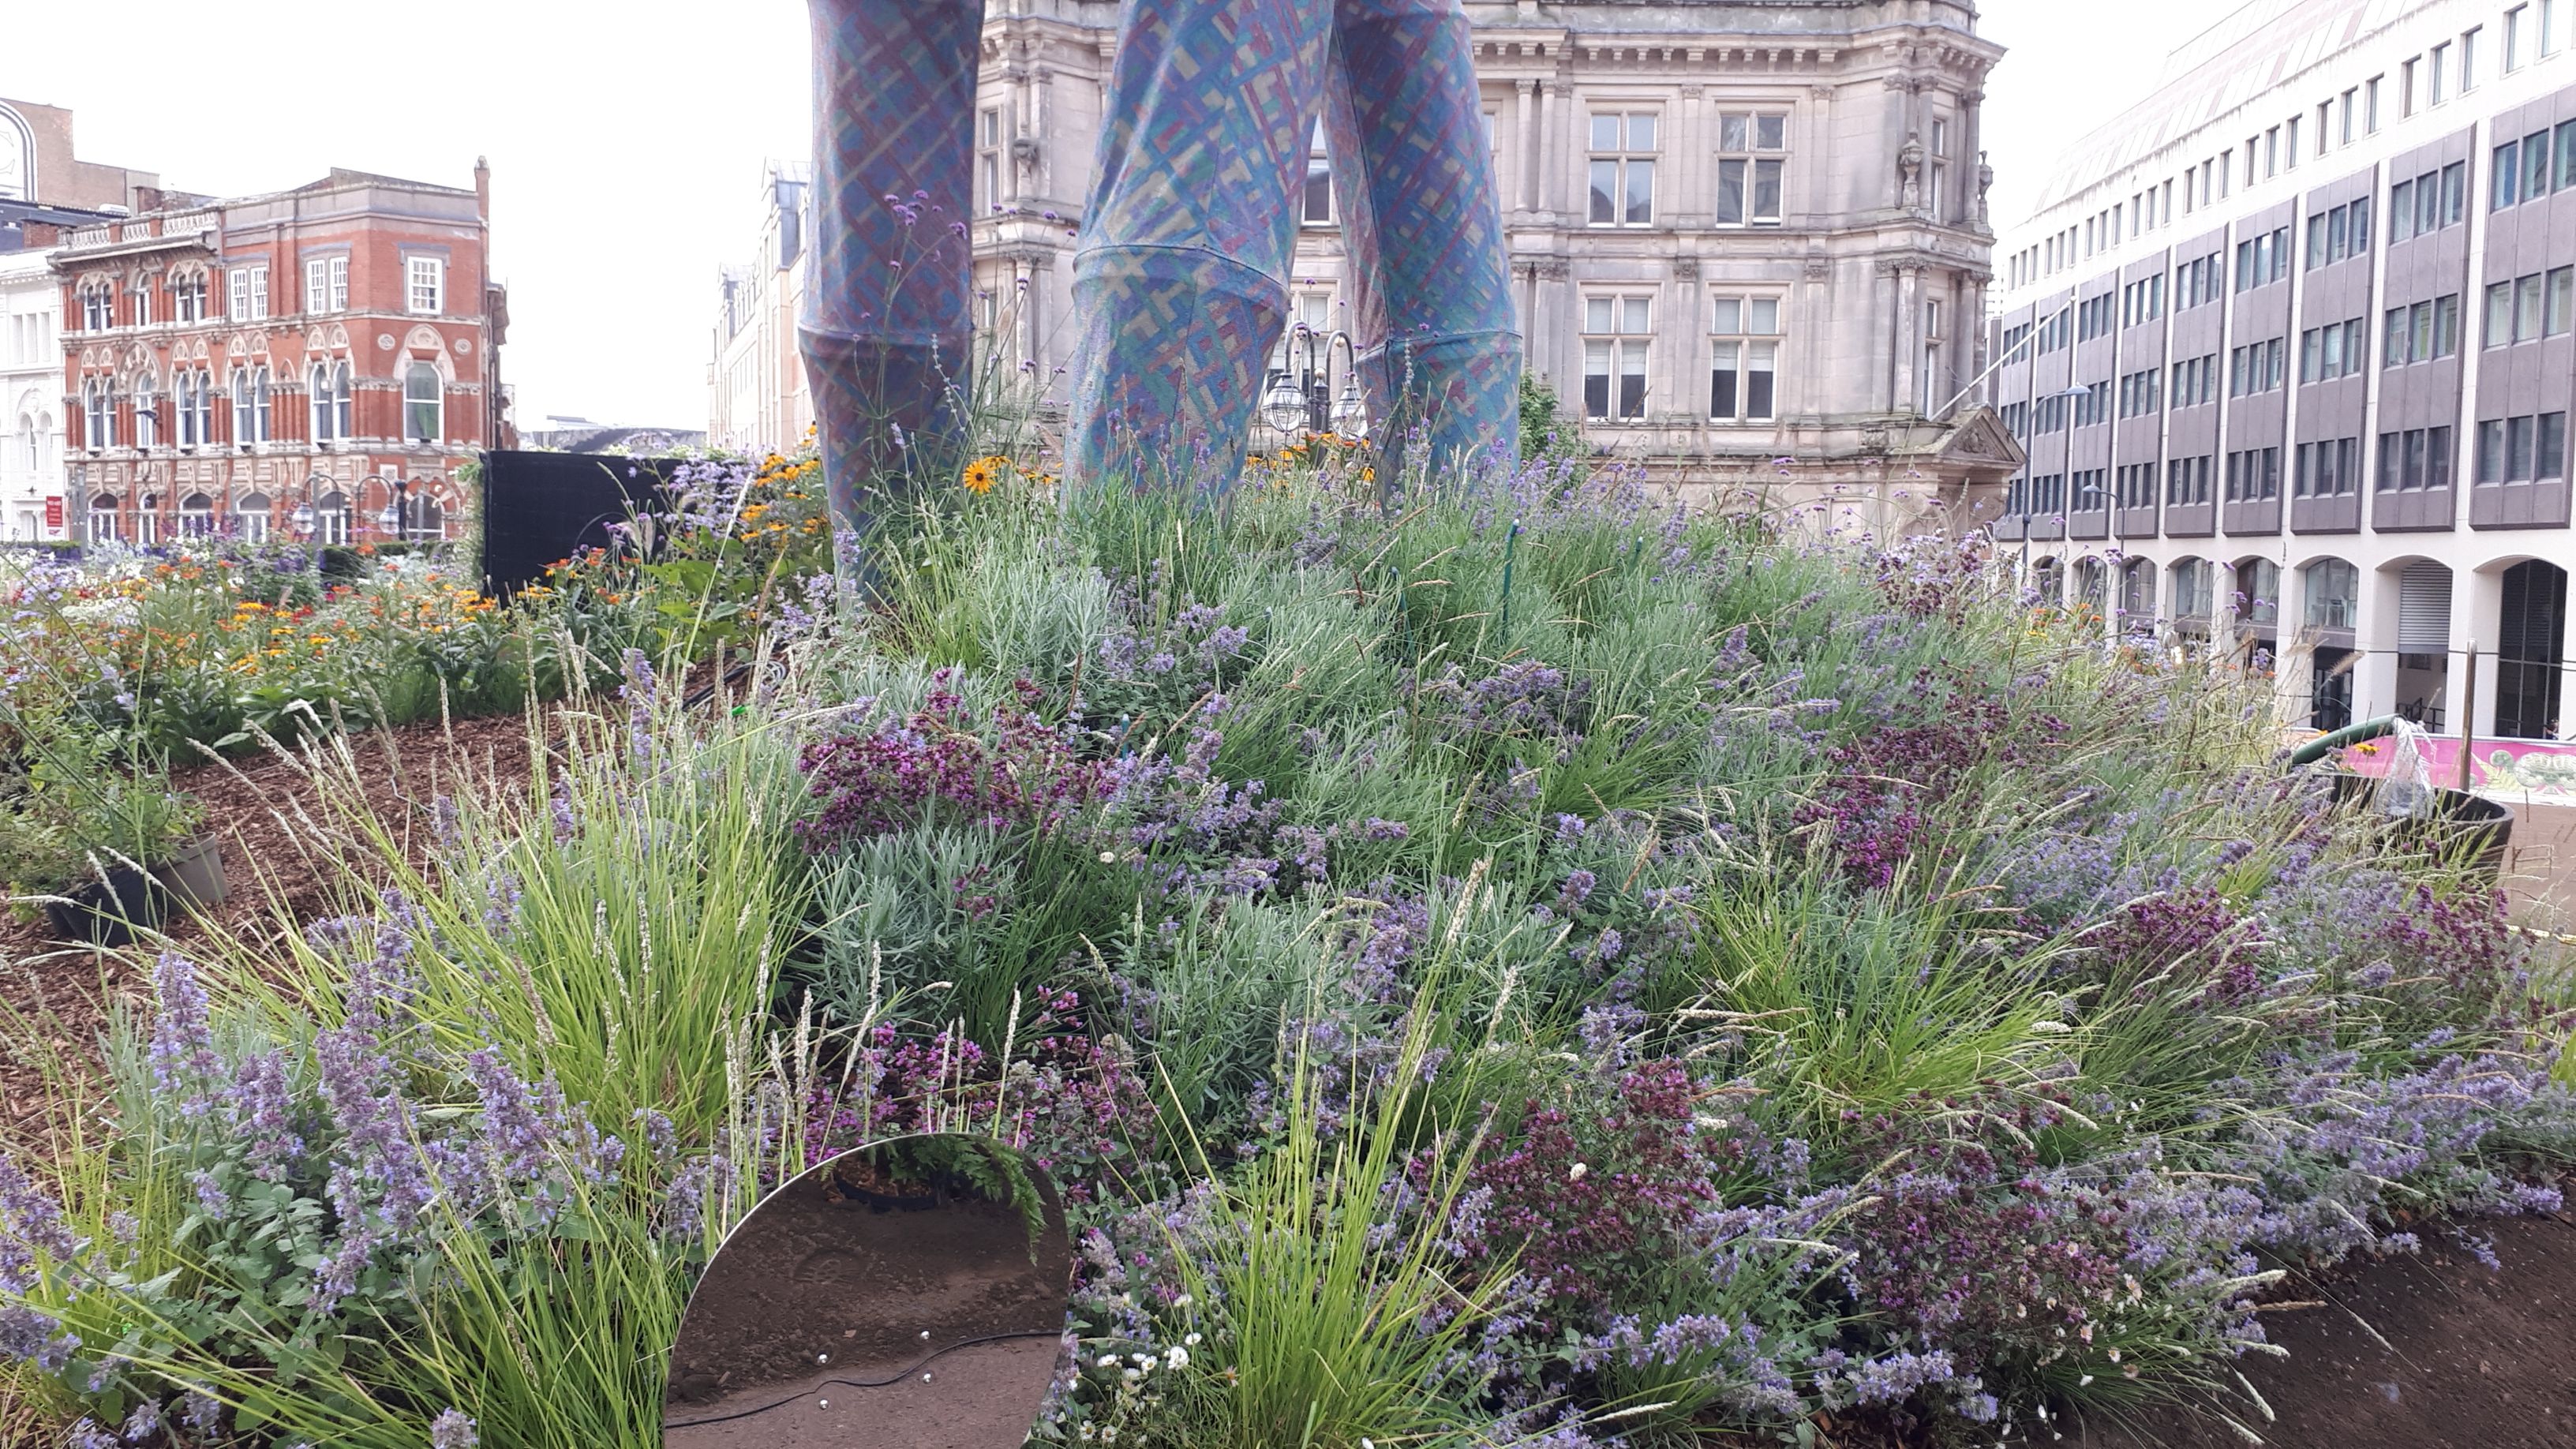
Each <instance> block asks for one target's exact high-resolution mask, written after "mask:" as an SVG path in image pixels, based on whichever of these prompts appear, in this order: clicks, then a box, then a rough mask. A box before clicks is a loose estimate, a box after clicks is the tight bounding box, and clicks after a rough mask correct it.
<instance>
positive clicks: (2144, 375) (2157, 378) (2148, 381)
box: [2120, 367, 2165, 418]
mask: <svg viewBox="0 0 2576 1449" xmlns="http://www.w3.org/2000/svg"><path fill="white" fill-rule="evenodd" d="M2164 382H2165V374H2164V369H2162V368H2158V367H2151V368H2148V369H2147V370H2146V371H2144V372H2133V373H2130V374H2129V375H2128V376H2126V377H2123V378H2121V379H2120V416H2122V417H2124V418H2139V417H2145V416H2147V415H2149V414H2151V413H2160V412H2163V411H2164V406H2165V400H2164Z"/></svg>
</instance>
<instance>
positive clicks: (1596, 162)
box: [1591, 111, 1724, 226]
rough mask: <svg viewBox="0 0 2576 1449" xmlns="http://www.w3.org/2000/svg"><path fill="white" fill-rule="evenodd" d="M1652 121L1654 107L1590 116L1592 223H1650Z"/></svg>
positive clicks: (1652, 218)
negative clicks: (1645, 109) (1650, 109)
mask: <svg viewBox="0 0 2576 1449" xmlns="http://www.w3.org/2000/svg"><path fill="white" fill-rule="evenodd" d="M1657 119H1658V118H1657V116H1656V113H1655V112H1653V111H1629V112H1603V111H1595V112H1594V113H1593V114H1592V211H1591V222H1592V224H1593V225H1594V226H1652V225H1654V222H1655V151H1656V144H1655V125H1656V121H1657ZM1723 206H1724V203H1723V202H1720V207H1721V208H1723Z"/></svg>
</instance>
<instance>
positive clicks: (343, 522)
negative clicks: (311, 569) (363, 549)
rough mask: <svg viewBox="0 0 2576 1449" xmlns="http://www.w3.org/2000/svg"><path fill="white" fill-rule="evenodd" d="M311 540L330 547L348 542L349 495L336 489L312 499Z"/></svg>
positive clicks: (336, 546)
mask: <svg viewBox="0 0 2576 1449" xmlns="http://www.w3.org/2000/svg"><path fill="white" fill-rule="evenodd" d="M313 541H314V542H316V543H319V544H322V545H324V546H325V547H330V548H346V547H348V544H349V497H348V495H347V494H345V493H342V492H340V491H339V490H337V489H334V490H332V491H331V492H329V493H325V494H323V495H322V496H321V497H319V498H316V499H314V500H313Z"/></svg>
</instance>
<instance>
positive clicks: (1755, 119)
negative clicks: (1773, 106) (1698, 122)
mask: <svg viewBox="0 0 2576 1449" xmlns="http://www.w3.org/2000/svg"><path fill="white" fill-rule="evenodd" d="M1788 146H1789V117H1788V116H1787V115H1786V114H1785V113H1767V112H1757V111H1730V112H1726V113H1723V114H1721V115H1719V117H1718V118H1717V150H1718V160H1717V224H1718V225H1719V226H1746V225H1752V226H1777V225H1779V224H1780V214H1781V198H1782V194H1783V192H1784V191H1785V190H1786V189H1787V188H1786V177H1787V175H1788V168H1789V163H1788V161H1787V160H1785V159H1783V158H1782V157H1781V155H1780V154H1779V153H1781V152H1783V151H1786V150H1787V149H1788Z"/></svg>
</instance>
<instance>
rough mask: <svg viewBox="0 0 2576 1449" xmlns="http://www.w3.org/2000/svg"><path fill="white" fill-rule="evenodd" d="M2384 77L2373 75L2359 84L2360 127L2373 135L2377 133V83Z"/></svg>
mask: <svg viewBox="0 0 2576 1449" xmlns="http://www.w3.org/2000/svg"><path fill="white" fill-rule="evenodd" d="M2386 79H2388V77H2386V76H2384V75H2375V76H2372V77H2371V78H2370V79H2369V80H2367V81H2364V82H2362V86H2361V128H2362V129H2363V130H2364V131H2367V132H2369V133H2370V134H2371V135H2374V136H2376V135H2378V134H2379V83H2380V82H2381V81H2384V80H2386Z"/></svg>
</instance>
